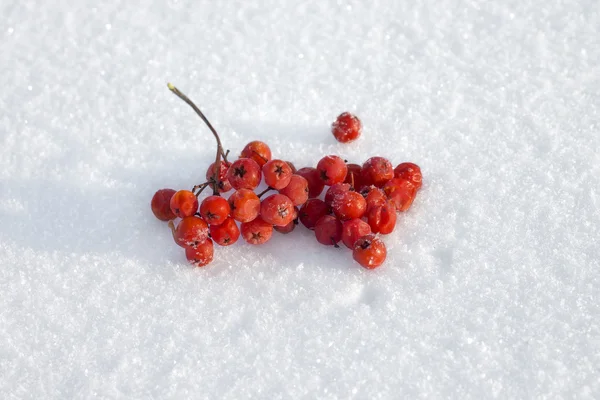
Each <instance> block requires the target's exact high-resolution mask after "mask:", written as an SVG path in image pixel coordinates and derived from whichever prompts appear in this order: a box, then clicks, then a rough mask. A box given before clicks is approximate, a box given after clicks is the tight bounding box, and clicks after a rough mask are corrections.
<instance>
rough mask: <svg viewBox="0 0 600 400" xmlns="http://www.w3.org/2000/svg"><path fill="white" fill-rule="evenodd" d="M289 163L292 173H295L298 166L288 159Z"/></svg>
mask: <svg viewBox="0 0 600 400" xmlns="http://www.w3.org/2000/svg"><path fill="white" fill-rule="evenodd" d="M286 163H287V165H289V166H290V169H291V170H292V174H295V173H296V171H297V169H296V166H295V165H294V164H293V163H292V162H291V161H286Z"/></svg>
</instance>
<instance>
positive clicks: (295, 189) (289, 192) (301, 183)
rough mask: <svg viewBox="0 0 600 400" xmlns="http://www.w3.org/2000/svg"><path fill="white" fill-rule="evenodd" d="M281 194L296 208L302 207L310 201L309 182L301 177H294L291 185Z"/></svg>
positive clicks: (282, 190)
mask: <svg viewBox="0 0 600 400" xmlns="http://www.w3.org/2000/svg"><path fill="white" fill-rule="evenodd" d="M279 193H281V194H283V195H285V196H287V197H288V198H289V199H290V200H291V201H292V203H294V205H295V206H301V205H302V204H304V203H306V200H308V181H307V180H306V179H304V178H303V177H302V176H300V175H292V177H291V179H290V183H288V185H287V186H286V187H284V188H283V189H280V190H279Z"/></svg>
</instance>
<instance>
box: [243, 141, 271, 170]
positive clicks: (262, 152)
mask: <svg viewBox="0 0 600 400" xmlns="http://www.w3.org/2000/svg"><path fill="white" fill-rule="evenodd" d="M240 158H251V159H253V160H254V161H256V163H257V164H258V165H259V166H260V167H262V166H263V165H265V164H266V163H267V162H268V161H269V160H271V149H270V148H269V146H267V144H266V143H265V142H261V141H260V140H255V141H253V142H250V143H248V144H247V145H246V147H244V149H243V150H242V154H240Z"/></svg>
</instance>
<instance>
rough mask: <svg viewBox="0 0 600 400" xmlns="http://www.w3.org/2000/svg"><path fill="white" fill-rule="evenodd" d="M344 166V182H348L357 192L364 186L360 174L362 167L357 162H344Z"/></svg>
mask: <svg viewBox="0 0 600 400" xmlns="http://www.w3.org/2000/svg"><path fill="white" fill-rule="evenodd" d="M346 168H348V172H347V173H346V179H344V183H348V184H350V186H352V187H353V188H354V190H356V191H357V192H359V191H360V190H361V189H362V188H363V187H364V186H365V185H364V183H363V179H362V175H361V170H362V167H361V166H360V165H358V164H346Z"/></svg>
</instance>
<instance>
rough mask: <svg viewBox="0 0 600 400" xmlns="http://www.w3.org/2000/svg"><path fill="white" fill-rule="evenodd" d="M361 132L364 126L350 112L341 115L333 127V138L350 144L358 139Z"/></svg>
mask: <svg viewBox="0 0 600 400" xmlns="http://www.w3.org/2000/svg"><path fill="white" fill-rule="evenodd" d="M361 131H362V124H361V123H360V120H359V119H358V118H357V117H356V116H354V115H352V114H350V113H349V112H345V113H342V114H340V115H339V116H338V117H337V119H336V120H335V122H334V123H333V124H332V125H331V132H332V133H333V136H335V138H336V139H337V141H338V142H341V143H348V142H351V141H353V140H356V139H358V137H359V136H360V133H361Z"/></svg>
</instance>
